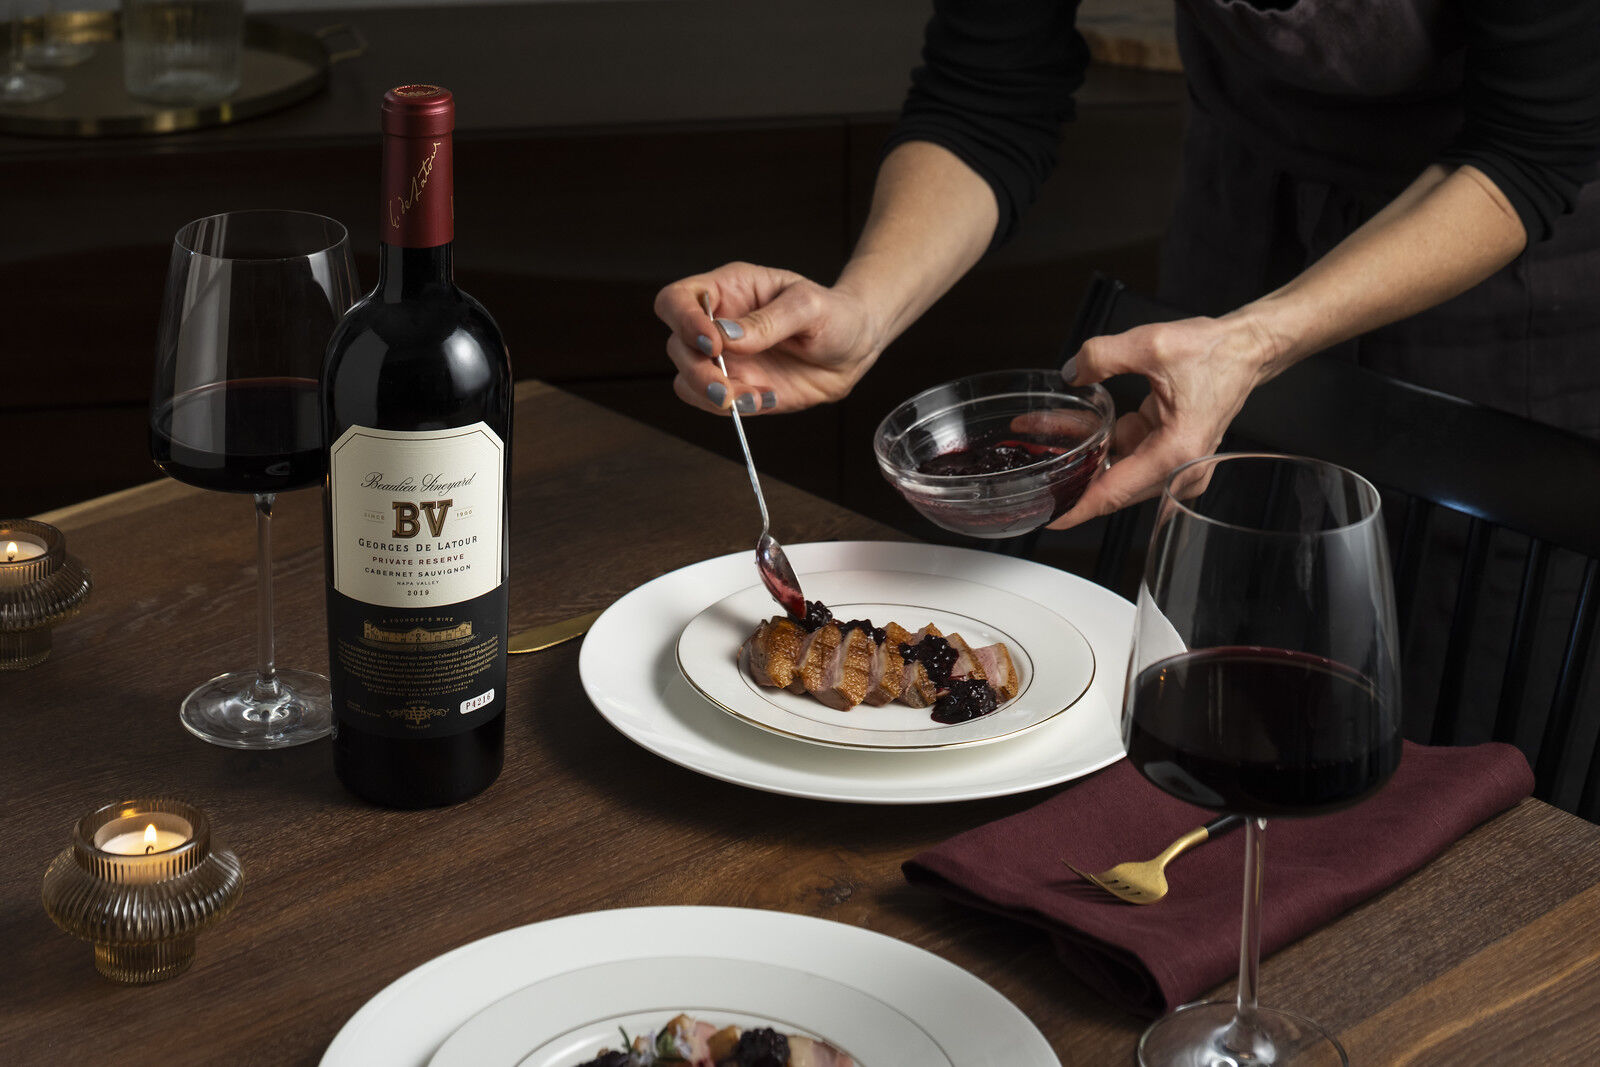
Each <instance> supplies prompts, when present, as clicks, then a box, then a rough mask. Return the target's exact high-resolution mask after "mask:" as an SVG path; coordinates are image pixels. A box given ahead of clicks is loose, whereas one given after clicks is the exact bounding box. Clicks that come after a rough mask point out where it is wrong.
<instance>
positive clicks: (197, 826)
mask: <svg viewBox="0 0 1600 1067" xmlns="http://www.w3.org/2000/svg"><path fill="white" fill-rule="evenodd" d="M243 884H244V875H243V872H242V871H241V870H240V867H239V860H238V858H237V857H236V856H234V854H233V853H232V852H230V851H228V850H227V849H224V848H216V847H214V846H213V844H212V841H211V820H210V819H208V818H207V817H206V814H205V812H203V811H201V810H200V809H199V808H197V807H195V806H193V805H192V804H186V803H184V802H183V801H179V800H159V799H157V800H130V801H126V802H124V803H121V804H107V805H106V806H105V807H103V808H100V809H99V810H97V811H93V812H90V813H89V814H88V815H85V816H84V817H83V818H81V819H79V820H78V822H77V825H76V826H75V827H74V828H73V832H72V845H71V847H70V848H68V849H67V850H66V851H64V852H62V853H61V854H60V855H59V856H57V857H56V858H55V860H54V861H52V862H51V864H50V867H49V869H48V870H46V871H45V874H44V907H45V911H47V912H48V913H49V914H50V918H51V919H53V920H55V924H56V925H57V926H59V927H61V929H63V930H65V931H66V932H67V933H69V934H72V935H74V936H76V937H80V938H82V939H84V940H85V941H89V942H91V943H93V945H94V962H95V968H96V969H97V970H98V971H99V972H100V973H101V974H103V975H105V976H106V977H107V978H110V979H112V980H113V981H117V982H126V983H129V984H140V983H146V982H159V981H161V980H163V979H166V978H171V977H173V976H174V975H177V974H181V973H182V972H183V971H184V970H186V969H187V968H188V966H189V964H190V963H192V962H194V950H195V935H196V934H199V933H200V932H201V931H203V930H205V929H207V928H209V927H211V926H213V925H215V924H216V923H217V922H218V921H220V920H221V919H222V917H223V916H225V915H227V914H228V912H229V911H231V910H233V906H234V905H235V904H236V903H237V902H238V900H239V894H240V891H241V890H242V888H243Z"/></svg>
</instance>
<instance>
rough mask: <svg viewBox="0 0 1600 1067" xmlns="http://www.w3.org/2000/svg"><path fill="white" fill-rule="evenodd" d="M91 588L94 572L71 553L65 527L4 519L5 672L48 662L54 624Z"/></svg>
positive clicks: (1, 601) (1, 604)
mask: <svg viewBox="0 0 1600 1067" xmlns="http://www.w3.org/2000/svg"><path fill="white" fill-rule="evenodd" d="M89 589H90V581H89V571H88V570H87V569H86V568H85V567H84V565H83V564H82V563H80V562H78V561H77V560H76V559H74V558H73V557H71V556H69V555H67V539H66V537H64V536H63V535H62V533H61V531H60V530H58V529H56V528H55V527H54V526H51V525H50V524H49V523H44V522H38V521H37V520H34V519H10V520H0V671H7V670H11V671H14V670H22V669H23V668H26V667H32V666H35V665H37V664H39V663H42V662H44V660H45V659H46V658H47V657H48V656H49V655H50V630H51V628H52V627H54V626H55V625H56V624H57V623H59V622H61V621H63V620H65V619H69V618H71V617H72V616H73V615H74V614H76V613H77V611H78V609H79V608H80V607H82V606H83V602H84V600H85V598H87V597H88V595H89Z"/></svg>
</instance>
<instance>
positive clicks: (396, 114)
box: [379, 85, 456, 248]
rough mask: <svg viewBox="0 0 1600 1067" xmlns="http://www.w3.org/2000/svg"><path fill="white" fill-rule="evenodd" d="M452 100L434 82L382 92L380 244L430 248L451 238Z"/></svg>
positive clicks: (452, 230)
mask: <svg viewBox="0 0 1600 1067" xmlns="http://www.w3.org/2000/svg"><path fill="white" fill-rule="evenodd" d="M455 127H456V102H455V98H454V97H453V96H451V95H450V90H449V89H442V88H440V87H439V86H437V85H402V86H399V87H397V88H394V89H390V90H389V91H388V92H387V93H385V94H383V218H382V220H381V223H380V228H379V232H380V233H381V234H382V235H383V236H382V239H383V243H384V244H387V245H394V246H397V247H400V248H434V247H437V246H438V245H445V244H449V243H450V242H451V241H452V240H454V239H455V178H454V171H453V169H452V166H451V154H452V153H451V140H450V136H451V133H452V131H454V130H455Z"/></svg>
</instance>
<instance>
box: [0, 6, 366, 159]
mask: <svg viewBox="0 0 1600 1067" xmlns="http://www.w3.org/2000/svg"><path fill="white" fill-rule="evenodd" d="M48 17H49V18H51V21H52V25H53V28H54V31H55V33H56V35H57V36H58V37H60V38H62V39H65V40H68V41H79V42H90V43H93V44H94V46H95V49H94V54H93V55H92V56H90V57H89V58H88V59H86V60H84V61H83V62H82V63H79V64H78V65H77V66H73V67H67V68H65V69H53V70H50V71H49V72H48V73H50V74H52V75H55V76H56V77H59V78H60V79H61V80H62V81H64V82H66V91H65V92H63V93H62V94H61V95H60V96H57V97H55V98H53V99H50V100H41V101H39V102H38V103H35V104H14V103H4V102H0V133H9V134H19V135H22V136H27V137H123V136H128V135H131V134H148V133H176V132H178V131H180V130H195V129H200V128H202V127H206V126H220V125H223V124H225V123H229V122H235V121H237V120H239V119H245V118H251V117H253V116H256V115H262V114H265V113H266V112H269V111H276V110H277V109H279V108H282V107H287V106H289V105H290V104H294V103H297V102H299V101H301V100H304V99H305V98H306V97H308V96H311V95H313V94H314V93H317V92H319V91H320V90H321V89H322V87H323V86H325V85H326V84H327V83H328V67H329V66H330V65H332V64H333V63H336V62H338V61H339V60H341V59H349V58H351V57H354V56H358V55H360V54H361V53H362V52H364V51H365V50H366V44H365V42H362V41H360V39H359V37H358V36H357V35H355V34H354V31H352V30H350V29H348V28H346V27H343V26H331V27H328V28H326V29H322V30H319V31H317V32H316V33H314V34H312V33H304V32H301V31H299V30H292V29H288V28H286V27H284V26H279V25H276V24H273V23H268V22H261V21H258V20H256V19H253V18H246V19H245V23H244V48H243V49H242V50H241V52H240V56H239V75H240V76H239V88H238V90H237V91H236V92H234V94H233V95H232V96H230V97H228V98H227V99H225V100H219V101H217V102H216V103H213V104H200V105H195V106H193V107H183V106H175V105H171V104H155V103H150V102H147V101H144V100H138V99H135V98H134V97H131V96H129V95H128V91H127V89H126V88H125V87H124V86H123V82H122V20H121V18H120V17H119V15H118V13H117V12H115V11H71V12H63V13H60V14H56V15H53V16H48ZM13 25H14V24H7V25H5V26H0V56H3V55H5V54H6V50H7V49H8V48H9V47H10V44H11V34H12V32H13V30H12V26H13ZM21 26H22V33H23V35H24V40H28V39H32V38H33V37H34V36H35V35H36V34H38V33H39V32H40V31H41V30H42V28H43V25H42V20H39V19H28V20H24V21H23V22H22V24H21ZM339 33H344V34H347V35H350V36H352V37H355V39H356V42H357V43H356V46H355V47H354V48H351V49H348V50H345V51H339V52H330V51H329V48H328V44H327V41H328V39H329V38H331V37H333V36H334V35H336V34H339Z"/></svg>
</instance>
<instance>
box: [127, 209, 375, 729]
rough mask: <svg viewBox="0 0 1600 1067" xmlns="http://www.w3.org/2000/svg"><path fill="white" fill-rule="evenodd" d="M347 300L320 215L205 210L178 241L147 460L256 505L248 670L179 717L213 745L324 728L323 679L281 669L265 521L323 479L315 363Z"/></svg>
mask: <svg viewBox="0 0 1600 1067" xmlns="http://www.w3.org/2000/svg"><path fill="white" fill-rule="evenodd" d="M355 299H356V276H355V266H354V262H353V260H352V258H351V254H350V243H349V240H348V237H347V235H346V233H345V229H344V227H343V226H341V225H340V224H339V223H337V222H335V221H333V220H332V219H328V218H323V217H322V216H321V215H313V214H308V213H305V212H299V211H240V212H231V213H228V214H223V215H213V216H211V217H209V218H204V219H199V220H196V221H194V222H191V223H189V224H188V225H186V226H184V227H183V228H182V229H181V230H179V231H178V235H177V237H176V238H175V239H174V241H173V247H172V261H171V265H170V267H169V269H168V272H167V287H166V296H165V301H164V303H163V305H162V309H161V329H160V335H159V340H158V342H157V348H156V373H155V384H154V387H153V388H152V391H151V396H150V454H151V457H152V458H153V459H154V460H155V463H156V466H158V467H160V468H161V470H162V471H163V472H164V473H166V474H167V475H169V476H170V477H173V478H176V479H177V480H179V481H181V482H187V483H188V484H190V485H194V486H198V487H200V488H202V489H214V490H221V491H224V492H230V493H250V494H252V495H253V496H254V497H255V505H256V533H257V537H256V587H257V620H256V624H257V638H256V667H255V670H250V671H232V672H229V673H227V674H222V675H218V676H217V677H215V678H212V679H211V680H210V681H208V682H206V683H204V684H203V685H201V686H199V687H198V688H197V689H195V690H194V691H193V692H192V693H190V694H189V695H188V696H187V697H185V698H184V701H183V705H182V708H181V710H180V712H179V718H180V719H181V720H182V722H183V725H184V726H185V727H187V728H188V730H189V731H190V732H191V733H193V734H195V735H196V736H197V737H200V738H202V739H204V740H206V741H210V742H212V743H213V744H218V745H226V746H228V747H230V748H282V747H286V746H288V745H298V744H302V743H304V742H306V741H312V740H315V739H317V738H319V737H323V736H325V735H326V734H327V733H328V731H329V727H330V724H331V719H332V715H331V711H332V709H331V698H330V696H329V692H328V680H327V679H326V678H324V677H323V676H322V675H320V674H315V673H313V672H310V671H303V670H286V669H280V668H279V667H278V666H277V663H276V658H277V657H276V649H275V647H274V644H273V632H272V536H271V533H272V522H271V520H272V508H273V504H274V502H275V501H276V498H277V494H278V493H279V492H281V491H283V490H287V489H301V488H306V487H309V486H313V485H318V484H320V483H321V482H322V479H323V472H324V471H325V470H326V466H327V459H326V456H325V453H324V450H323V441H322V422H321V417H320V414H319V410H318V396H317V390H318V383H319V381H320V378H321V373H322V359H323V355H324V351H325V349H326V347H327V343H328V338H329V337H330V336H331V334H332V333H333V328H334V326H335V324H337V322H338V321H339V319H340V317H341V316H343V314H344V313H345V311H346V310H347V309H348V308H349V307H350V305H351V304H352V303H354V302H355Z"/></svg>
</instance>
